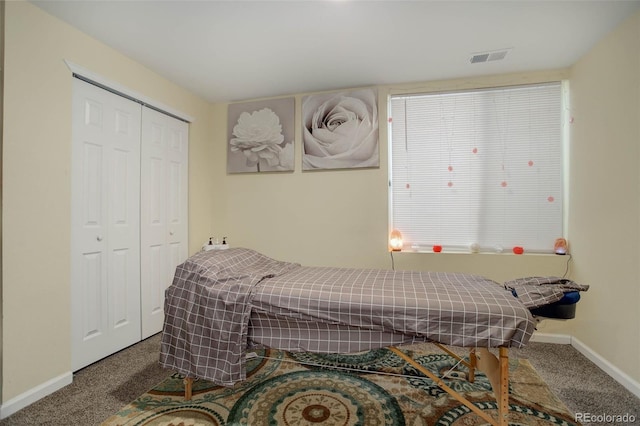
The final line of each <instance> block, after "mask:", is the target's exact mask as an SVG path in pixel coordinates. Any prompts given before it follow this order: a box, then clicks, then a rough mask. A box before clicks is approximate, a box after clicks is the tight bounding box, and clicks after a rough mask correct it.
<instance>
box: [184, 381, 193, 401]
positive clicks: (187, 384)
mask: <svg viewBox="0 0 640 426" xmlns="http://www.w3.org/2000/svg"><path fill="white" fill-rule="evenodd" d="M183 383H184V400H185V401H191V396H192V392H193V377H185V378H184V380H183Z"/></svg>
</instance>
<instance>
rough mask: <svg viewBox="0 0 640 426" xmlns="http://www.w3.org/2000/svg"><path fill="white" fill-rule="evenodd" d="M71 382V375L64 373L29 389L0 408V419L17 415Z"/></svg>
mask: <svg viewBox="0 0 640 426" xmlns="http://www.w3.org/2000/svg"><path fill="white" fill-rule="evenodd" d="M72 381H73V373H71V372H69V373H64V374H61V375H59V376H58V377H54V378H53V379H51V380H49V381H47V382H45V383H42V384H41V385H38V386H36V387H35V388H32V389H29V390H28V391H27V392H24V393H22V394H20V395H18V396H16V397H15V398H11V399H10V400H9V401H7V402H5V403H4V404H2V405H1V406H0V419H5V418H7V417H9V416H10V415H12V414H14V413H17V412H18V411H20V410H22V409H23V408H25V407H27V406H29V405H31V404H33V403H34V402H36V401H38V400H39V399H41V398H44V397H45V396H47V395H50V394H52V393H54V392H55V391H57V390H59V389H62V388H63V387H65V386H67V385H69V384H71V382H72Z"/></svg>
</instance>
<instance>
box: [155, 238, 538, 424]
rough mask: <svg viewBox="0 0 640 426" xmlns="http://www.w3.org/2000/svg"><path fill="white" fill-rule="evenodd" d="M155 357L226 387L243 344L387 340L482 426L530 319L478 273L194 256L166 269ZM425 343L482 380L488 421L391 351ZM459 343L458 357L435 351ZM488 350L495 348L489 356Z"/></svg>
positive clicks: (333, 346) (234, 254) (233, 252)
mask: <svg viewBox="0 0 640 426" xmlns="http://www.w3.org/2000/svg"><path fill="white" fill-rule="evenodd" d="M164 311H165V321H164V326H163V333H162V344H161V351H160V364H161V365H162V366H163V367H165V368H168V369H171V370H174V371H177V372H178V373H179V374H182V375H184V376H185V398H187V399H189V398H190V397H191V388H192V381H193V379H194V378H198V379H205V380H209V381H212V382H213V383H215V384H218V385H222V386H232V385H234V384H235V383H237V382H240V381H243V380H245V379H246V370H245V361H246V360H245V358H246V353H247V351H248V350H249V349H250V348H253V347H269V348H275V349H280V350H285V351H305V352H317V353H352V352H360V351H364V350H370V349H377V348H382V347H388V348H389V349H390V350H391V351H393V352H394V353H396V354H397V355H398V356H400V357H401V358H403V359H404V360H405V361H407V362H408V363H410V364H411V365H413V366H414V367H415V368H416V369H418V370H419V371H420V372H422V373H423V374H425V375H426V376H428V377H429V378H431V379H432V380H434V381H435V382H436V383H437V384H438V386H440V387H441V388H442V389H443V390H445V391H446V392H448V393H449V394H451V395H452V396H453V397H454V398H456V399H457V400H458V401H460V402H461V403H462V404H464V405H465V406H467V407H468V408H469V409H470V410H472V411H473V412H474V413H476V414H477V415H479V416H480V417H482V418H483V419H484V420H486V421H487V422H489V423H490V424H493V425H501V426H502V425H506V424H507V416H508V410H509V408H508V407H509V406H508V400H509V395H508V383H509V369H508V348H510V347H515V348H520V347H523V346H525V345H526V344H527V342H528V341H529V339H530V337H531V335H532V333H533V331H534V329H535V324H536V321H535V319H534V317H533V315H532V314H531V312H530V310H529V309H528V308H527V307H525V306H524V305H523V303H522V302H521V301H520V300H519V299H518V297H514V294H513V290H509V289H507V288H505V287H503V286H501V285H499V284H497V283H495V282H494V281H491V280H488V279H486V278H484V277H480V276H476V275H470V274H460V273H437V272H416V271H388V270H376V269H349V268H327V267H324V268H323V267H304V266H301V265H299V264H296V263H290V262H282V261H277V260H274V259H271V258H269V257H267V256H264V255H262V254H260V253H258V252H256V251H254V250H250V249H246V248H231V249H227V250H211V251H203V252H199V253H197V254H195V255H193V256H192V257H190V258H189V259H187V260H186V261H185V262H184V263H183V264H181V265H179V266H178V267H177V268H176V273H175V276H174V280H173V283H172V285H171V286H170V287H169V288H167V290H166V293H165V305H164ZM418 342H432V343H436V344H437V345H438V346H439V347H440V348H442V349H443V350H445V351H446V352H447V353H449V354H450V355H453V356H455V357H456V358H458V360H460V361H461V362H463V363H464V364H465V365H467V367H469V369H470V374H469V379H470V380H471V381H472V380H473V376H474V372H475V369H476V368H477V369H479V370H481V371H483V372H485V374H487V377H488V378H489V380H490V382H491V385H492V388H493V390H494V393H495V395H496V400H497V403H498V419H494V418H492V417H491V416H489V415H488V414H487V413H485V412H483V411H482V410H480V409H479V408H477V407H476V406H475V405H473V404H472V403H471V402H469V401H467V400H466V399H465V398H464V397H462V396H461V395H459V394H458V393H457V392H455V391H454V390H453V389H451V388H449V387H448V386H447V385H446V384H445V383H444V382H443V381H442V380H441V379H440V378H439V377H436V376H435V375H434V374H433V373H431V372H430V371H428V370H426V369H425V368H424V367H422V366H421V365H419V364H418V363H417V362H416V361H414V360H413V359H412V358H411V357H409V356H407V355H406V354H405V352H403V351H402V350H400V349H399V348H398V347H397V346H400V345H407V344H413V343H418ZM448 345H451V346H459V347H466V348H470V356H469V361H466V360H463V359H461V358H460V357H459V356H457V355H456V354H454V353H453V352H451V351H449V350H448V349H446V346H448ZM489 348H496V349H495V350H496V351H497V353H498V356H497V357H496V356H495V355H494V354H493V353H492V352H491V351H490V350H489Z"/></svg>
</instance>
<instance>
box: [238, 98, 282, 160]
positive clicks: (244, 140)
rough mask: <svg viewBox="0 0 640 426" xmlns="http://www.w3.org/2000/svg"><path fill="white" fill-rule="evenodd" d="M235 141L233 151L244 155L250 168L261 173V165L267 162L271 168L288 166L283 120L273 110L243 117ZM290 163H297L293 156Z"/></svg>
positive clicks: (239, 122)
mask: <svg viewBox="0 0 640 426" xmlns="http://www.w3.org/2000/svg"><path fill="white" fill-rule="evenodd" d="M233 136H234V137H233V138H232V139H231V140H230V142H229V144H230V145H231V152H241V153H242V154H244V156H245V157H246V160H247V166H248V167H256V168H257V171H260V164H261V162H262V163H265V164H266V165H268V166H269V167H270V168H272V169H273V168H275V169H277V168H278V167H280V166H285V165H286V164H281V163H288V162H289V159H288V158H283V157H287V155H283V154H289V150H285V149H283V147H282V146H281V144H282V142H283V141H284V136H283V135H282V126H281V125H280V118H279V117H278V115H277V114H276V113H274V112H273V111H272V110H271V109H269V108H263V109H261V110H258V111H253V112H252V113H248V112H243V113H242V114H240V118H239V119H238V123H237V124H236V125H235V126H234V127H233ZM291 157H292V158H291V159H290V161H291V162H292V161H293V155H291Z"/></svg>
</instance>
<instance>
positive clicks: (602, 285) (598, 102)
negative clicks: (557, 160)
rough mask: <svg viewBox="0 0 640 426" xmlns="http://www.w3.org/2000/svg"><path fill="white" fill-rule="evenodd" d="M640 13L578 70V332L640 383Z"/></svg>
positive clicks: (574, 106) (574, 221) (573, 214)
mask: <svg viewBox="0 0 640 426" xmlns="http://www.w3.org/2000/svg"><path fill="white" fill-rule="evenodd" d="M639 46H640V13H636V14H635V15H634V16H633V17H632V18H630V19H629V20H627V21H626V22H624V23H623V24H622V25H621V26H620V27H619V28H617V29H616V30H615V31H614V32H613V33H611V34H610V35H609V36H607V37H606V38H605V39H603V40H602V41H601V42H600V43H598V44H597V45H596V46H595V47H594V48H593V49H591V51H590V52H589V53H588V54H587V55H585V56H584V57H583V58H581V59H580V60H579V61H578V62H577V63H576V64H575V66H573V68H572V69H571V93H572V96H571V114H572V116H573V117H574V123H573V125H572V128H571V132H572V142H571V159H570V161H571V184H570V185H571V186H570V195H571V204H570V216H569V223H570V229H569V238H570V241H571V244H572V247H573V253H574V263H575V265H574V271H575V274H574V276H575V278H576V279H577V280H579V281H581V282H584V283H585V284H590V285H591V288H590V289H589V291H588V292H587V293H585V295H584V299H583V301H582V302H580V306H579V315H578V317H577V319H576V320H574V321H572V323H571V330H572V334H573V335H574V336H575V337H577V338H578V339H579V340H580V341H582V342H583V343H584V344H585V345H587V346H588V347H590V348H591V349H593V350H594V351H595V352H596V353H597V354H599V355H600V356H602V357H604V358H605V359H607V360H608V361H610V362H611V363H612V364H613V365H615V366H616V367H618V368H619V369H620V370H622V371H624V372H625V373H626V374H628V375H629V376H631V377H632V378H633V379H634V380H635V381H636V382H640V363H638V360H639V359H640V309H639V306H640V270H639V267H640V226H639V221H640V127H639V126H640V124H639V123H640V49H639V48H638V47H639Z"/></svg>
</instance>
